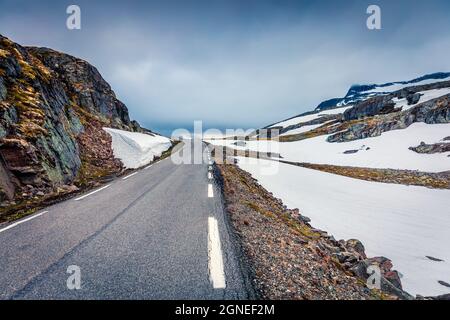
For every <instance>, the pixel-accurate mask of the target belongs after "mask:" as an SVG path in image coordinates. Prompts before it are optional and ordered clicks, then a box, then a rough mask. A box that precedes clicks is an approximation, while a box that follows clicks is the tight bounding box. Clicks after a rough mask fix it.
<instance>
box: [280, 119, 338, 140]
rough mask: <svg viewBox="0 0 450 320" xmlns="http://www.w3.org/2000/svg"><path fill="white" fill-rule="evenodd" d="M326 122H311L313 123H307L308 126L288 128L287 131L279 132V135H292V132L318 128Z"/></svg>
mask: <svg viewBox="0 0 450 320" xmlns="http://www.w3.org/2000/svg"><path fill="white" fill-rule="evenodd" d="M328 122H329V121H328ZM328 122H324V123H321V124H313V125H309V126H303V127H300V128H297V129H292V130H289V131H287V132H285V133H283V134H280V137H281V136H289V135H293V134H300V133H304V132H308V131H311V130H314V129H317V128H320V127H321V126H323V125H325V124H326V123H328Z"/></svg>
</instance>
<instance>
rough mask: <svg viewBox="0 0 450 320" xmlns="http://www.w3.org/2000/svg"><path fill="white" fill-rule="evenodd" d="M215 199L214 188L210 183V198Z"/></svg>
mask: <svg viewBox="0 0 450 320" xmlns="http://www.w3.org/2000/svg"><path fill="white" fill-rule="evenodd" d="M213 197H214V191H213V186H212V184H211V183H208V198H213Z"/></svg>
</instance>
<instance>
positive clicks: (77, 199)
mask: <svg viewBox="0 0 450 320" xmlns="http://www.w3.org/2000/svg"><path fill="white" fill-rule="evenodd" d="M109 186H110V184H108V185H106V186H104V187H101V188H100V189H97V190H94V191H92V192H89V193H88V194H85V195H84V196H81V197H79V198H76V199H75V201H80V200H83V199H84V198H86V197H89V196H90V195H93V194H94V193H97V192H99V191H102V190H104V189H106V188H108V187H109Z"/></svg>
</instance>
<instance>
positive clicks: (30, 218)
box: [0, 211, 48, 233]
mask: <svg viewBox="0 0 450 320" xmlns="http://www.w3.org/2000/svg"><path fill="white" fill-rule="evenodd" d="M47 212H48V211H42V212H41V213H38V214H35V215H34V216H32V217H29V218H26V219H23V220H20V221H17V222H15V223H13V224H10V225H9V226H7V227H6V228H3V229H0V233H2V232H3V231H6V230H8V229H11V228H14V227H15V226H17V225H19V224H21V223H24V222H27V221H30V220H32V219H34V218H37V217H40V216H42V215H43V214H44V213H47Z"/></svg>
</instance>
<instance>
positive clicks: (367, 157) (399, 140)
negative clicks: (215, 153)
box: [212, 122, 450, 172]
mask: <svg viewBox="0 0 450 320" xmlns="http://www.w3.org/2000/svg"><path fill="white" fill-rule="evenodd" d="M447 136H450V123H445V124H426V123H422V122H418V123H413V124H412V125H410V126H409V127H408V128H406V129H399V130H392V131H387V132H384V133H382V134H381V135H380V136H378V137H371V138H366V139H359V140H354V141H349V142H341V143H337V142H334V143H330V142H327V141H326V139H327V136H318V137H314V138H310V139H305V140H300V141H293V142H278V141H248V142H247V146H246V147H245V148H242V147H237V146H235V145H232V143H233V141H232V140H216V141H212V143H213V144H216V145H226V146H228V147H230V148H236V149H249V150H252V151H260V152H274V153H280V154H281V156H282V157H283V158H284V159H285V160H288V161H295V162H310V163H319V164H331V165H339V166H353V167H369V168H384V169H387V168H389V169H408V170H420V171H426V172H441V171H447V170H450V158H449V157H448V155H450V152H445V153H435V154H419V153H417V152H414V151H412V150H409V147H415V146H418V145H419V144H420V142H422V141H424V142H425V143H436V142H437V141H440V140H442V139H443V138H444V137H447ZM348 150H360V151H358V152H357V153H353V154H344V152H345V151H348Z"/></svg>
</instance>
